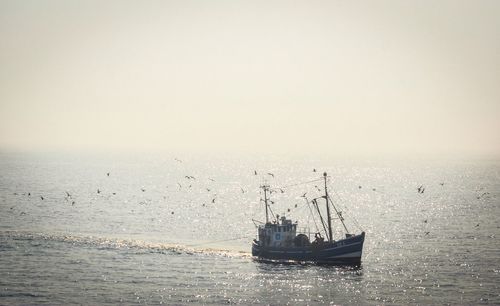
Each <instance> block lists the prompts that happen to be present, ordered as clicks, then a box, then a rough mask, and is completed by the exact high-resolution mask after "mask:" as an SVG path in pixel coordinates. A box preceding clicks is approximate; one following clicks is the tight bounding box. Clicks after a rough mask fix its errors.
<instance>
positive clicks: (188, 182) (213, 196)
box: [10, 158, 490, 235]
mask: <svg viewBox="0 0 500 306" xmlns="http://www.w3.org/2000/svg"><path fill="white" fill-rule="evenodd" d="M174 161H175V162H177V163H183V161H182V160H181V159H179V158H174ZM312 172H313V173H316V172H317V170H316V168H313V169H312ZM253 174H254V175H255V176H257V175H258V171H257V170H253ZM265 176H267V177H270V178H272V179H274V178H275V174H274V173H272V172H265ZM105 177H107V178H109V177H111V172H106V173H105ZM184 179H185V181H184V182H182V183H181V182H176V185H177V187H178V190H181V189H183V188H184V189H190V188H192V187H193V183H194V182H196V181H197V180H198V178H197V177H196V176H194V175H190V174H189V175H184ZM208 181H210V182H215V181H216V180H215V179H214V178H212V177H208ZM439 185H440V186H441V187H444V185H445V183H444V182H440V183H439ZM167 187H168V186H167ZM314 188H315V190H316V191H317V192H321V191H322V189H321V188H320V187H318V186H317V185H314ZM362 188H363V187H362V186H361V185H358V189H362ZM204 189H205V190H206V191H207V193H209V194H210V200H209V202H210V203H212V204H215V203H216V202H217V201H218V193H217V192H213V187H211V186H205V187H204ZM371 189H372V191H374V192H375V191H377V189H376V188H374V187H372V188H371ZM239 190H240V191H241V193H242V194H245V193H246V192H247V190H245V189H244V188H243V187H242V186H239ZM416 190H417V193H418V194H424V192H425V190H426V187H425V186H424V185H420V186H418V187H417V188H416ZM140 191H141V192H142V193H145V192H146V191H147V190H146V188H145V187H141V188H140ZM96 192H97V194H99V195H100V194H102V193H103V190H102V189H101V188H97V189H96ZM270 192H271V193H275V192H278V193H282V194H283V193H285V189H284V188H280V187H276V188H272V189H270ZM476 193H477V196H476V198H477V199H478V200H479V199H482V198H485V197H488V196H489V195H490V193H489V192H486V191H484V190H483V188H480V189H477V190H476ZM111 194H112V195H116V194H117V193H116V192H112V193H111ZM14 195H19V194H18V193H14ZM22 195H25V196H28V197H31V196H32V192H27V193H23V194H22ZM306 195H307V192H305V193H303V194H302V195H301V197H302V198H306ZM39 198H40V200H41V201H45V200H46V197H45V196H44V195H39ZM163 198H164V199H166V197H165V196H164V197H163ZM64 201H65V202H66V203H68V204H69V205H70V206H75V205H76V204H77V202H76V199H75V197H74V196H73V195H72V194H71V193H70V192H69V191H65V192H64ZM269 201H270V203H272V204H273V203H274V201H272V200H269ZM139 204H141V205H146V204H147V202H145V201H140V202H139ZM201 206H202V207H206V206H207V205H206V203H202V205H201ZM297 206H298V205H297V204H294V206H293V207H294V208H297ZM13 208H14V206H13V207H11V208H10V209H11V210H12V209H13ZM286 211H287V212H291V208H287V209H286ZM170 214H171V215H174V214H175V212H174V211H171V212H170ZM20 215H26V213H25V212H21V213H20ZM423 222H424V223H428V220H427V219H425V220H424V221H423ZM476 227H479V224H477V225H476ZM429 233H430V232H428V231H427V232H425V235H428V234H429Z"/></svg>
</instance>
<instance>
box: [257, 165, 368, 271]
mask: <svg viewBox="0 0 500 306" xmlns="http://www.w3.org/2000/svg"><path fill="white" fill-rule="evenodd" d="M327 178H328V176H327V174H326V172H325V173H324V174H323V180H324V183H325V195H324V196H321V197H318V198H315V199H312V201H311V203H309V201H307V204H308V205H311V206H312V207H313V208H314V210H315V211H316V213H317V214H318V215H319V219H320V221H321V224H322V227H323V233H324V234H325V236H326V237H325V238H326V239H325V238H323V236H322V233H321V231H318V232H316V233H314V237H315V239H314V241H312V242H311V237H310V236H311V232H310V231H309V230H307V231H302V232H299V231H298V222H297V221H296V222H295V223H293V222H292V220H290V219H287V218H286V217H285V216H282V217H281V218H280V217H279V215H276V218H274V216H273V221H270V219H269V211H271V212H272V210H271V208H270V206H269V202H270V199H269V198H268V193H270V187H269V185H267V184H264V185H263V186H261V188H262V189H263V191H264V199H262V201H263V202H264V205H265V208H266V222H265V223H263V222H260V223H261V224H260V225H257V224H256V227H257V228H258V239H254V240H253V243H252V256H254V257H256V258H257V259H259V260H270V261H280V262H281V261H298V262H314V263H318V264H332V265H360V264H361V255H362V253H363V243H364V241H365V232H361V234H353V233H351V232H349V231H348V229H347V227H346V225H345V223H344V218H343V216H342V212H341V211H339V210H338V209H337V207H336V206H335V205H334V204H333V201H332V200H331V198H330V196H329V195H328V188H327ZM320 199H323V200H325V202H326V223H325V220H324V218H323V216H322V213H321V209H320V207H319V206H318V205H319V203H318V200H320ZM330 206H331V207H332V208H333V209H334V211H335V213H336V215H337V217H338V218H336V219H338V220H339V221H340V222H341V224H342V226H343V229H345V237H339V238H338V239H337V240H334V237H333V235H332V217H331V214H330ZM312 211H313V210H312V209H311V213H312ZM257 222H258V221H257ZM254 223H255V220H254Z"/></svg>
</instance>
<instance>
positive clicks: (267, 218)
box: [261, 184, 269, 223]
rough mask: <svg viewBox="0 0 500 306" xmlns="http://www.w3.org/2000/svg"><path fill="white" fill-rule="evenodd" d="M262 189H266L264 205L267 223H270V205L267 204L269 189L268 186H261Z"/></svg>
mask: <svg viewBox="0 0 500 306" xmlns="http://www.w3.org/2000/svg"><path fill="white" fill-rule="evenodd" d="M261 187H262V189H264V205H266V223H269V212H268V209H269V208H268V206H267V205H268V204H267V189H268V188H269V186H268V185H266V184H264V185H262V186H261Z"/></svg>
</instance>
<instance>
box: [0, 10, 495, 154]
mask: <svg viewBox="0 0 500 306" xmlns="http://www.w3.org/2000/svg"><path fill="white" fill-rule="evenodd" d="M129 149H133V150H166V151H169V150H170V151H174V150H175V151H196V152H205V151H206V152H250V153H294V152H296V153H300V154H303V153H307V152H316V153H318V152H319V153H324V154H347V155H349V154H359V153H361V154H362V155H370V154H373V155H384V154H400V155H403V156H404V155H411V154H420V153H422V154H451V155H464V156H468V155H471V156H476V155H477V156H481V155H488V156H496V157H500V1H496V0H495V1H459V0H452V1H445V0H438V1H435V0H432V1H403V0H401V1H310V0H308V1H270V0H265V1H237V0H228V1H205V0H203V1H202V0H200V1H185V0H179V1H72V0H62V1H41V0H36V1H18V0H15V1H4V0H0V150H28V151H29V150H51V151H53V150H129Z"/></svg>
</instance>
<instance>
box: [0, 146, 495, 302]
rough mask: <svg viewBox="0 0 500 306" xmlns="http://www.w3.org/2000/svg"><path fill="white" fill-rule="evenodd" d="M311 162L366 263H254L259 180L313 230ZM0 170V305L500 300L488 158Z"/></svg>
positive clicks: (56, 159)
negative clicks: (357, 237) (359, 236)
mask: <svg viewBox="0 0 500 306" xmlns="http://www.w3.org/2000/svg"><path fill="white" fill-rule="evenodd" d="M176 159H177V160H176ZM313 169H316V170H317V172H313ZM254 171H257V173H258V175H255V173H254ZM323 171H326V172H328V174H329V175H330V176H331V179H330V182H329V190H330V192H331V193H332V198H333V200H334V202H335V204H336V205H337V206H338V207H339V208H340V209H341V210H342V211H343V215H344V216H345V217H346V220H347V225H348V228H349V230H350V231H352V232H355V233H359V232H360V231H361V230H364V231H366V233H367V236H366V241H365V248H364V253H363V257H362V266H361V267H359V268H357V269H353V268H346V267H327V266H316V265H309V264H307V265H298V264H293V265H283V264H268V263H260V262H256V261H254V260H253V259H252V258H251V256H250V244H251V241H252V239H253V238H254V237H255V234H256V229H255V226H254V224H253V222H252V219H256V220H263V219H264V218H265V217H264V210H263V207H262V204H261V202H260V201H259V199H260V195H259V186H260V184H262V183H263V182H264V181H267V182H268V183H269V184H271V186H275V187H278V186H281V187H283V186H289V185H295V186H291V187H286V188H283V189H284V192H283V193H282V192H276V193H273V194H272V195H271V196H272V199H273V201H275V203H274V204H273V205H272V209H273V211H274V213H275V214H280V215H282V214H284V213H285V214H286V215H287V216H288V217H290V218H292V219H293V220H298V221H299V227H310V229H311V231H312V232H314V231H315V225H314V220H313V219H312V218H311V217H310V214H309V210H308V208H307V206H306V204H305V202H304V199H303V198H302V197H301V195H303V194H304V193H305V192H307V194H308V196H311V197H313V196H314V195H316V196H318V195H320V193H321V192H320V191H318V188H319V189H322V186H321V185H320V184H316V183H312V184H301V183H302V182H307V181H310V180H313V179H316V178H319V177H320V176H321V174H322V172H323ZM0 173H1V176H0V253H1V255H0V274H1V275H2V277H1V278H0V288H1V289H0V302H2V303H22V304H26V303H33V304H42V303H64V304H66V303H85V304H104V303H111V304H116V303H120V302H123V303H155V304H156V303H166V304H173V303H180V304H185V303H198V304H221V303H246V304H248V303H270V304H286V303H290V304H312V303H324V304H328V303H340V304H346V303H361V304H377V303H389V304H391V303H394V304H399V303H419V304H429V303H452V304H457V303H458V304H477V303H492V304H498V303H500V295H499V292H500V290H499V289H500V288H499V284H500V260H499V258H498V251H499V247H500V243H499V242H498V237H499V235H500V226H499V225H498V216H499V215H500V198H499V196H500V194H499V191H500V163H498V162H496V161H474V162H472V161H445V160H420V161H415V160H412V161H402V160H398V161H387V160H385V161H384V160H373V161H370V160H361V159H359V160H340V159H326V158H323V159H321V158H309V159H299V158H283V157H280V158H274V157H248V156H246V157H224V158H222V157H221V158H208V157H207V158H199V157H183V156H161V155H158V156H153V155H149V156H134V157H132V156H125V155H120V156H105V155H94V156H91V155H83V154H66V155H63V154H44V155H41V154H22V155H14V154H7V153H4V154H2V155H1V156H0ZM107 173H109V176H108V175H107ZM267 173H272V174H274V178H273V177H272V176H271V175H268V174H267ZM186 176H188V177H190V178H187V177H186ZM192 177H194V178H192ZM315 185H316V186H315ZM419 186H423V187H425V191H424V193H418V192H417V188H418V187H419ZM66 192H67V193H69V194H70V196H68V194H67V193H66ZM28 193H29V194H28ZM41 197H43V200H42V198H41ZM288 210H290V211H288ZM335 221H336V220H334V222H335ZM337 223H338V221H337V222H335V226H336V227H335V234H334V235H335V237H340V235H341V234H342V232H341V227H340V226H339V224H337ZM358 224H359V226H357V225H358Z"/></svg>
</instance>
